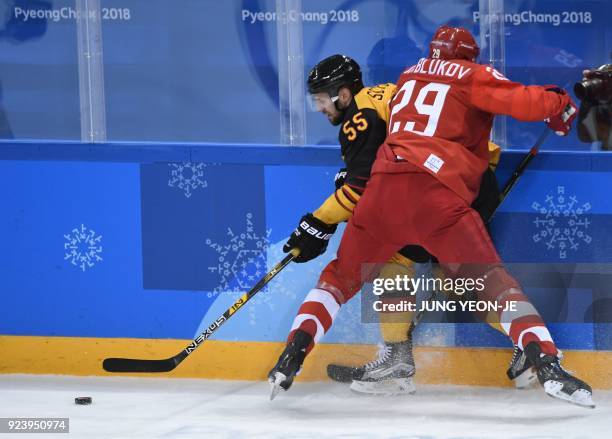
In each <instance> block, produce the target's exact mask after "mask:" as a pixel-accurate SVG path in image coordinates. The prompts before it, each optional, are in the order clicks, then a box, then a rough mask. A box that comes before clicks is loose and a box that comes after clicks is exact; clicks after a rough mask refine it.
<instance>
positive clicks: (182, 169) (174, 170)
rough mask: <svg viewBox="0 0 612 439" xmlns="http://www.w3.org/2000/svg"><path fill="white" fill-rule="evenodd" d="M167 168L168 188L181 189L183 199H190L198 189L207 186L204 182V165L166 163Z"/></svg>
mask: <svg viewBox="0 0 612 439" xmlns="http://www.w3.org/2000/svg"><path fill="white" fill-rule="evenodd" d="M168 166H169V167H170V178H169V180H168V186H170V187H176V188H179V189H181V190H182V191H183V193H184V194H185V198H190V197H191V195H192V194H193V192H194V191H195V190H197V189H198V188H205V187H207V186H208V183H207V182H206V180H204V168H205V167H206V164H205V163H193V162H183V163H168Z"/></svg>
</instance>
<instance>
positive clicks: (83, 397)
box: [74, 396, 91, 405]
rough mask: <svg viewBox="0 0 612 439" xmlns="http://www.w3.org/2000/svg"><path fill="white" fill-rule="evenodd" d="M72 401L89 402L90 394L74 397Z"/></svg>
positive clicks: (82, 403)
mask: <svg viewBox="0 0 612 439" xmlns="http://www.w3.org/2000/svg"><path fill="white" fill-rule="evenodd" d="M74 403H75V404H78V405H87V404H91V396H78V397H76V398H74Z"/></svg>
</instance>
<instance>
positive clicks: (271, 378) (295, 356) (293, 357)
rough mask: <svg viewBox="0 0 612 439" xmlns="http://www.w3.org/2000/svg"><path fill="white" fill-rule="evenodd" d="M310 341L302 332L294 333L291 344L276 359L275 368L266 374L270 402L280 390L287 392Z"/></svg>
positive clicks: (309, 337) (308, 336)
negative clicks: (269, 387)
mask: <svg viewBox="0 0 612 439" xmlns="http://www.w3.org/2000/svg"><path fill="white" fill-rule="evenodd" d="M311 341H312V337H311V336H310V335H309V334H307V333H306V332H304V331H300V330H298V331H296V332H295V335H294V336H293V340H292V341H291V343H289V344H288V345H287V347H286V348H285V350H284V351H283V353H282V354H281V356H280V357H279V359H278V362H277V363H276V366H274V368H272V370H271V371H270V373H269V374H268V382H269V383H270V386H271V389H270V401H272V400H273V399H274V398H275V397H276V395H278V392H280V390H281V389H283V390H285V391H287V390H289V388H290V387H291V384H293V379H294V378H295V376H296V375H297V374H298V373H299V372H300V369H301V368H302V363H303V362H304V358H306V348H307V347H308V345H309V344H310V342H311Z"/></svg>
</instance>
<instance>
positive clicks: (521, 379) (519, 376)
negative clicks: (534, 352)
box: [506, 346, 538, 389]
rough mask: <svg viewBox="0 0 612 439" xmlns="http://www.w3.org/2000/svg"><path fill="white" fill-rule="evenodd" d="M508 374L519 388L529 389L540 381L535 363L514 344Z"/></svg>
mask: <svg viewBox="0 0 612 439" xmlns="http://www.w3.org/2000/svg"><path fill="white" fill-rule="evenodd" d="M506 374H507V375H508V378H509V379H510V380H511V381H512V382H513V383H514V386H515V387H516V388H517V389H528V388H530V387H534V386H535V385H536V383H537V382H538V375H537V373H536V370H535V367H533V363H532V362H531V361H530V360H529V358H527V355H525V352H523V350H522V349H521V348H519V347H518V346H514V353H513V354H512V360H511V361H510V367H509V368H508V370H507V371H506Z"/></svg>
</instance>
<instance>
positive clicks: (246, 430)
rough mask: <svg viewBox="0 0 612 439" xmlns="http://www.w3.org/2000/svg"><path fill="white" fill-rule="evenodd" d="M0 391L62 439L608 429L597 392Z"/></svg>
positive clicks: (311, 388) (156, 381) (169, 386)
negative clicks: (588, 399) (581, 396)
mask: <svg viewBox="0 0 612 439" xmlns="http://www.w3.org/2000/svg"><path fill="white" fill-rule="evenodd" d="M0 392H1V394H2V402H1V403H0V417H68V418H70V435H69V437H70V438H150V439H153V438H181V439H191V438H241V437H255V438H266V439H267V438H288V437H291V438H313V437H317V439H318V438H323V437H342V438H361V437H363V438H366V437H367V438H369V437H393V438H413V439H416V438H419V439H442V438H445V439H451V438H452V439H468V438H470V439H476V438H504V439H518V438H521V439H526V438H533V439H536V438H537V439H556V438H559V439H578V438H580V439H583V438H606V437H610V436H609V435H610V429H611V428H612V421H611V420H610V413H611V412H612V391H597V390H596V391H595V394H594V398H595V400H596V403H597V408H596V409H594V410H589V409H584V408H580V407H576V406H573V405H570V404H567V403H564V402H561V401H556V400H553V399H551V398H549V397H546V396H545V395H544V393H543V392H542V390H541V389H533V390H527V391H518V390H514V389H510V388H504V389H500V388H485V387H465V386H423V385H422V386H418V384H417V393H416V394H415V395H412V396H402V397H367V396H362V395H357V394H353V393H351V392H350V391H349V390H348V386H345V385H341V384H338V383H331V382H320V383H301V382H296V383H295V385H294V387H293V388H292V389H291V390H290V391H289V392H281V394H280V395H278V397H277V398H276V399H275V400H274V401H273V402H270V401H268V392H269V389H268V384H267V383H265V382H263V381H262V382H245V381H213V380H183V379H164V378H123V377H87V378H84V377H66V376H27V375H3V376H0ZM76 396H91V397H92V398H93V404H91V405H89V406H78V405H75V404H74V398H75V397H76ZM3 436H5V435H3ZM6 437H7V438H8V437H11V435H6ZM16 437H20V438H26V437H38V438H40V437H47V435H41V434H36V435H28V434H19V435H18V436H17V435H16ZM53 437H55V436H53ZM58 437H59V436H58Z"/></svg>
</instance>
